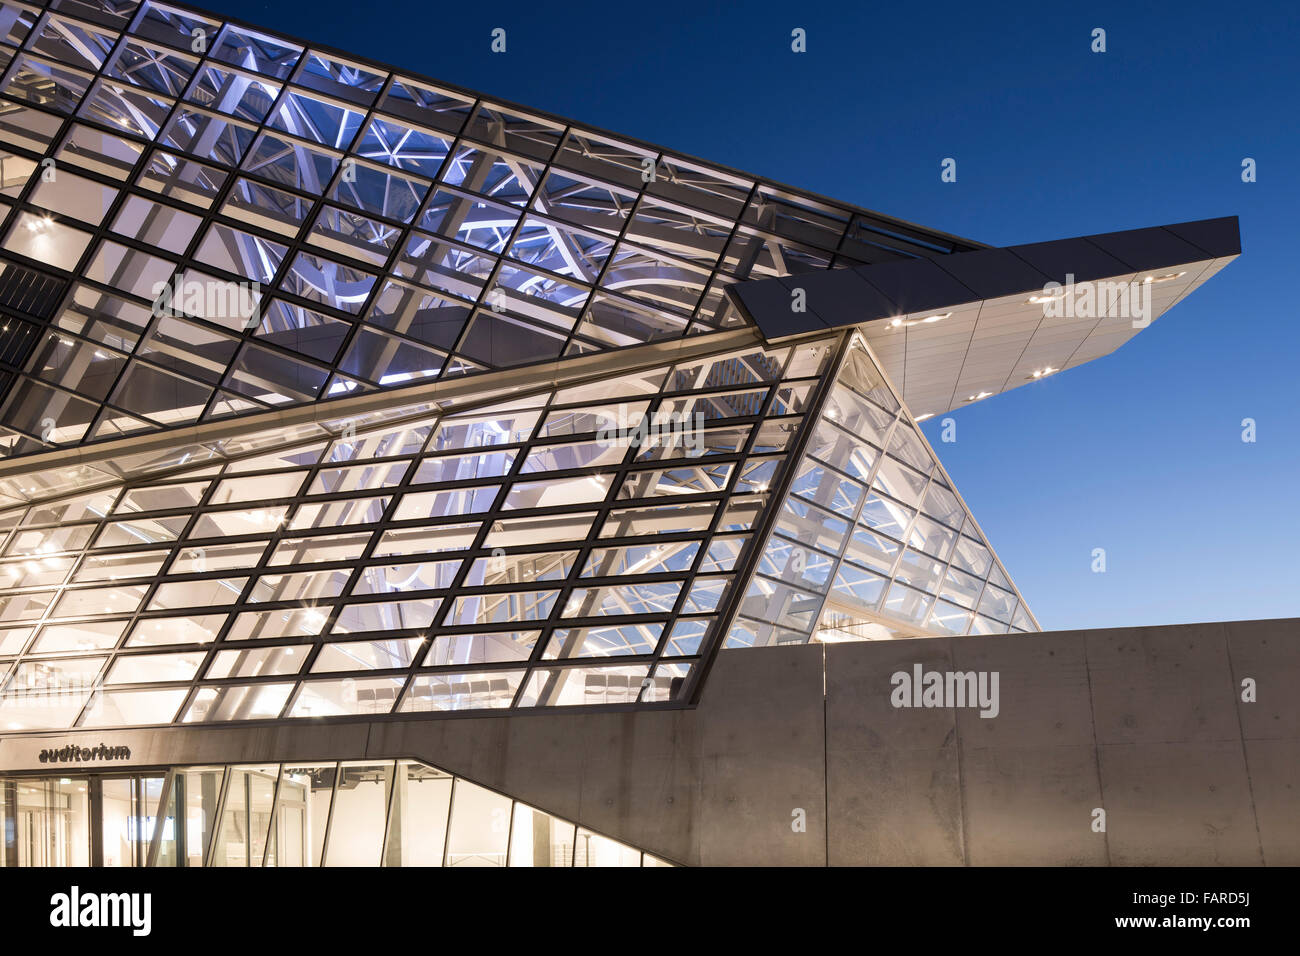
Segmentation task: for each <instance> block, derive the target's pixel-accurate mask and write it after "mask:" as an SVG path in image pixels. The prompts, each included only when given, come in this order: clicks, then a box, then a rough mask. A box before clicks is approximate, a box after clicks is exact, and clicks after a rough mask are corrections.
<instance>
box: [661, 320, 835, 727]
mask: <svg viewBox="0 0 1300 956" xmlns="http://www.w3.org/2000/svg"><path fill="white" fill-rule="evenodd" d="M850 338H851V337H850V336H849V335H846V334H844V333H841V334H840V335H838V336H837V337H836V338H835V339H834V340H832V341H831V342H829V343H828V344H829V345H830V346H831V348H832V349H833V351H832V354H831V355H830V362H829V364H828V365H827V374H825V375H823V376H822V377H821V382H820V383H819V385H818V388H817V389H816V390H815V393H814V395H813V397H812V399H811V400H810V401H809V402H808V403H807V405H806V406H805V408H804V411H803V416H802V418H801V420H800V424H799V430H798V432H797V433H796V434H795V436H794V440H793V441H792V442H790V444H789V445H787V447H786V451H785V454H786V456H787V457H786V464H785V466H784V467H783V468H782V469H781V473H780V478H779V479H778V480H777V481H776V483H775V485H774V486H773V487H771V488H770V489H769V491H768V494H769V495H770V496H771V497H770V498H769V499H768V507H767V508H766V509H764V510H763V511H761V512H760V513H759V515H758V517H757V518H756V519H755V521H754V525H753V527H752V528H751V529H750V534H751V538H750V541H749V544H748V546H747V548H746V550H745V551H744V552H742V554H741V556H740V559H739V560H738V561H737V562H736V567H735V568H733V570H732V574H733V578H732V588H731V589H730V592H729V593H728V594H726V595H725V596H724V600H721V601H719V602H718V607H717V608H716V609H715V614H716V617H715V621H714V633H713V634H712V635H711V636H709V637H708V639H707V647H706V646H705V642H701V650H700V663H699V666H698V667H697V668H694V669H693V673H692V674H691V675H690V677H689V678H688V682H687V685H686V693H685V694H684V695H683V696H684V697H689V699H690V703H691V704H692V705H694V704H698V703H699V701H700V695H701V693H702V691H703V689H704V683H705V678H706V677H707V676H708V673H709V670H710V669H711V668H712V666H713V662H714V661H715V660H716V659H717V656H718V651H719V650H720V649H721V648H722V644H723V642H724V641H725V640H726V636H725V635H724V634H723V633H722V632H723V630H724V629H725V628H726V627H727V625H728V624H730V623H731V622H732V621H733V620H735V618H736V615H737V613H738V612H739V609H740V605H741V601H742V600H743V598H744V592H743V588H742V587H740V585H741V584H742V583H743V582H748V581H749V580H750V578H752V577H753V575H754V573H755V571H756V569H757V568H758V561H759V558H760V552H761V551H762V549H763V546H764V545H765V544H766V542H767V538H768V535H769V534H770V533H771V530H772V528H773V527H775V524H776V516H777V514H778V511H779V508H780V502H782V501H784V500H785V496H786V493H787V492H788V491H789V489H790V485H791V484H792V483H793V480H794V473H795V468H794V465H795V464H796V463H797V462H798V461H799V459H800V458H802V457H803V454H804V451H805V449H806V448H807V445H808V441H809V437H810V436H811V435H812V431H813V429H812V427H809V423H810V422H815V421H816V420H817V418H818V417H819V416H820V414H821V410H822V408H823V407H824V405H825V403H826V398H827V396H828V395H829V394H830V389H831V386H832V385H833V384H834V382H835V375H834V370H835V369H837V368H838V367H839V365H840V362H841V361H842V359H843V358H844V355H845V352H846V350H847V349H848V347H849V342H850ZM817 347H818V348H820V347H821V346H820V345H818V346H817ZM793 354H794V353H793V351H792V352H791V357H792V358H793ZM786 368H787V369H788V368H789V362H788V361H787V363H786ZM778 384H779V383H778ZM773 394H775V389H774V390H773ZM756 434H757V429H755V431H754V433H751V435H750V441H751V442H752V441H753V439H754V436H755V435H756ZM710 540H712V539H711V538H710Z"/></svg>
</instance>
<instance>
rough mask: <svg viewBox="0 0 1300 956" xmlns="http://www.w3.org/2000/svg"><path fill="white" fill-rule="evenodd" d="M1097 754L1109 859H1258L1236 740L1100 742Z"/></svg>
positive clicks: (1241, 862)
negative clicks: (1098, 754)
mask: <svg viewBox="0 0 1300 956" xmlns="http://www.w3.org/2000/svg"><path fill="white" fill-rule="evenodd" d="M1100 757H1101V780H1102V806H1103V807H1104V808H1105V810H1106V841H1107V844H1108V846H1109V849H1110V859H1111V863H1113V864H1115V865H1116V866H1252V865H1253V866H1258V865H1259V864H1260V863H1261V862H1263V860H1262V857H1261V853H1260V844H1259V835H1258V831H1257V830H1256V827H1255V815H1254V808H1253V806H1252V803H1251V793H1250V786H1249V783H1248V780H1247V776H1246V762H1245V755H1244V753H1243V751H1242V747H1241V741H1240V740H1235V741H1193V742H1178V743H1137V744H1103V745H1102V746H1101V748H1100Z"/></svg>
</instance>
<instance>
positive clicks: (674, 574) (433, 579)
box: [0, 0, 1037, 865]
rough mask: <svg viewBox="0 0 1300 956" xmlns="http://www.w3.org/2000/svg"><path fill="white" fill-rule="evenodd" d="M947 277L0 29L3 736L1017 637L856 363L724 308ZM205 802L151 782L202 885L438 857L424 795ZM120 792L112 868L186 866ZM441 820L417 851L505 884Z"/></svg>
mask: <svg viewBox="0 0 1300 956" xmlns="http://www.w3.org/2000/svg"><path fill="white" fill-rule="evenodd" d="M973 248H975V246H974V245H973V244H970V243H966V242H964V241H962V240H956V239H953V238H952V237H947V236H944V235H942V234H940V233H934V232H930V231H927V230H922V229H918V228H916V227H911V226H907V225H905V224H902V223H898V222H896V221H893V220H888V219H886V218H885V217H881V216H877V215H874V214H871V213H867V212H865V211H863V210H858V209H854V208H852V207H848V206H845V205H843V204H838V203H835V202H833V201H830V200H824V199H820V198H818V197H815V196H810V195H807V194H804V193H800V192H798V191H796V190H791V189H788V188H786V187H781V186H777V185H775V184H772V183H768V182H765V181H763V180H760V179H757V178H754V177H750V176H746V175H744V174H741V173H736V172H734V171H730V170H726V169H722V168H720V167H717V166H714V165H710V164H707V163H702V162H700V161H697V160H692V159H689V158H687V157H684V156H680V155H677V154H674V153H671V152H667V151H664V150H662V149H659V148H658V147H652V146H649V145H647V144H644V143H639V142H636V141H633V140H627V139H624V138H621V137H616V136H612V135H610V134H606V133H602V132H600V131H597V130H593V129H590V128H586V127H581V126H578V125H575V124H573V123H570V122H568V121H565V120H560V119H558V118H555V117H551V116H547V115H544V114H541V113H536V112H534V111H530V110H525V109H522V108H518V107H514V106H510V105H508V104H503V103H497V102H492V101H490V100H485V99H484V98H482V97H480V96H478V95H476V94H473V93H469V92H467V91H463V90H458V89H456V88H454V87H449V86H446V85H445V84H440V83H436V82H434V81H431V80H427V79H423V78H420V77H418V76H414V75H410V74H405V73H403V72H400V71H393V70H391V69H389V68H386V67H381V66H378V65H374V64H366V63H364V62H361V61H357V60H354V59H351V58H348V57H345V56H341V55H338V54H336V53H334V52H332V51H327V50H322V49H314V48H312V47H311V46H310V45H308V46H304V45H302V44H301V43H299V42H296V41H293V40H290V39H288V38H283V37H276V36H274V35H271V34H268V33H265V32H263V31H259V30H256V29H253V28H251V27H247V26H244V25H241V24H235V23H222V22H217V21H215V20H213V19H211V16H210V15H208V14H202V13H198V12H193V11H188V10H186V9H184V8H183V7H179V6H176V5H172V4H161V3H154V2H149V0H146V2H137V0H120V2H119V0H52V2H51V3H49V4H46V5H37V4H31V3H23V2H16V0H0V319H3V323H4V324H3V328H0V453H2V454H0V733H22V732H29V731H41V730H50V729H65V728H71V727H150V726H164V725H171V724H221V723H228V722H233V721H272V720H288V721H292V720H300V721H301V720H318V719H322V718H329V719H336V718H362V719H371V718H380V717H387V716H392V717H399V716H405V717H416V716H426V717H434V716H439V715H448V714H454V713H457V712H463V711H481V712H486V713H492V712H500V713H515V712H519V711H526V710H534V709H539V708H566V707H569V708H571V707H598V708H606V709H610V708H613V709H625V708H642V707H680V706H685V705H688V704H690V703H694V702H696V701H698V699H699V696H700V693H701V690H702V681H703V675H704V674H705V673H706V671H707V669H708V664H709V662H710V661H711V659H712V657H713V655H714V654H716V653H717V651H718V650H719V648H720V647H722V646H724V643H725V645H726V646H753V645H761V644H773V643H784V642H788V641H807V640H841V639H871V638H882V637H903V636H912V635H923V634H968V633H973V634H982V633H1005V632H1009V631H1026V630H1035V629H1037V625H1036V623H1035V622H1034V620H1033V618H1032V616H1031V615H1030V614H1029V612H1028V610H1027V608H1026V607H1025V605H1024V602H1023V600H1022V599H1021V598H1020V595H1019V594H1018V592H1017V591H1016V590H1015V588H1014V586H1013V585H1012V584H1011V583H1010V579H1009V577H1008V576H1007V574H1006V572H1005V569H1003V568H1002V566H1001V565H1000V564H999V562H998V561H997V559H996V557H995V556H994V555H993V553H992V550H991V548H990V547H989V545H988V542H987V541H986V539H985V538H984V536H983V534H982V533H981V532H980V530H979V528H978V527H977V526H976V525H975V523H974V519H973V518H972V517H971V515H970V513H969V510H968V509H967V508H966V507H965V505H964V504H963V503H962V502H961V499H960V498H959V496H958V495H957V493H956V491H955V489H954V488H953V485H952V482H951V480H950V479H949V478H948V476H947V475H946V474H945V473H944V472H943V469H942V468H941V467H940V466H939V465H938V463H937V461H936V460H935V457H934V454H933V450H932V449H930V447H929V445H928V444H927V443H926V442H925V440H924V438H923V437H922V436H921V433H920V431H919V430H918V429H917V428H916V425H915V422H914V420H913V418H912V416H911V413H910V412H909V411H908V410H907V409H906V408H905V407H904V406H903V405H902V404H901V402H900V401H899V399H898V396H897V393H896V391H895V390H894V389H893V386H892V385H891V384H890V383H889V382H888V381H887V379H886V377H885V375H884V374H883V372H882V371H881V370H880V367H879V363H878V362H876V361H875V359H874V358H873V356H872V354H871V352H870V350H869V348H868V347H867V346H866V345H865V344H863V342H862V341H861V340H860V338H859V337H858V336H857V334H856V333H854V332H852V331H851V330H844V329H825V330H824V331H820V332H814V333H811V334H805V335H800V336H798V337H795V338H786V339H784V340H777V341H774V342H768V341H766V339H765V338H764V337H763V336H762V335H761V334H760V333H759V332H758V330H757V329H756V328H754V327H753V326H752V325H751V324H749V322H748V320H747V319H746V318H745V317H743V316H742V315H741V314H740V312H739V311H738V310H736V309H735V308H734V307H733V306H732V305H731V303H730V300H729V299H728V297H727V296H726V295H725V294H724V293H725V290H726V288H727V287H728V286H729V285H731V284H734V283H737V282H745V281H749V280H754V279H761V278H767V277H777V278H779V277H784V276H791V275H796V274H799V273H807V272H810V271H812V270H827V269H835V268H842V267H845V266H853V265H858V264H862V263H874V262H887V261H894V260H897V261H901V260H904V259H907V258H912V257H917V256H932V257H933V256H943V255H946V254H948V253H952V252H957V251H964V250H969V249H973ZM216 772H217V771H212V772H205V771H186V772H185V775H184V776H182V777H181V778H180V779H181V785H180V786H178V787H175V788H170V787H169V788H168V789H167V790H166V792H167V793H168V794H175V795H177V796H176V800H177V801H178V802H177V806H176V810H175V813H176V814H178V815H179V814H181V812H182V808H189V807H190V804H191V802H192V801H193V800H195V799H197V800H199V804H198V806H199V810H198V811H197V812H198V816H197V817H196V819H199V820H200V824H199V825H200V827H201V832H200V833H199V834H198V835H197V836H195V837H194V839H200V841H201V842H203V845H204V848H205V849H204V852H209V853H211V854H215V856H213V857H212V858H213V859H216V860H225V861H228V862H230V864H231V865H246V864H247V861H257V860H263V861H269V860H273V859H279V858H281V857H283V858H286V859H287V858H288V856H295V857H301V856H302V855H304V854H306V855H309V856H311V857H312V859H315V860H323V861H325V864H326V865H330V861H331V860H333V861H335V862H337V861H343V860H359V859H369V858H370V857H371V856H376V855H377V854H383V855H384V858H385V859H387V858H388V857H389V856H392V857H393V858H394V859H396V860H399V861H400V860H406V859H408V858H409V859H417V860H428V859H431V858H432V857H431V854H434V853H435V851H434V849H433V848H432V847H431V845H426V844H425V843H423V842H421V840H422V839H423V837H421V838H419V839H417V838H416V837H415V836H414V835H412V836H411V838H410V839H409V840H408V839H405V838H404V837H403V836H402V828H403V827H405V826H406V825H407V824H406V821H407V820H408V818H409V819H410V820H419V819H422V818H423V816H424V815H427V814H429V813H433V812H435V810H436V807H435V805H434V803H433V802H430V801H433V797H432V796H431V794H432V793H433V791H434V789H435V788H434V787H430V788H428V789H427V790H425V791H422V792H423V793H424V794H425V797H424V798H423V800H424V802H420V801H416V802H414V803H412V804H411V805H410V806H409V807H407V806H405V805H400V804H399V805H398V806H397V812H398V816H397V817H396V820H397V823H398V824H399V826H398V832H397V840H396V842H395V843H394V842H393V841H392V840H391V839H388V838H387V837H385V838H383V839H380V840H378V841H373V840H371V841H370V842H365V841H366V840H370V838H369V837H368V836H367V837H365V838H364V840H363V839H362V837H357V839H356V840H353V839H351V838H348V839H346V840H344V837H343V836H341V835H340V836H339V840H341V841H343V842H340V843H339V844H338V846H337V847H335V846H334V844H333V843H332V842H331V841H332V840H333V839H334V837H333V836H332V835H331V834H330V832H329V831H328V828H326V829H318V830H314V831H312V832H311V833H306V832H305V831H302V830H301V829H295V828H294V827H289V828H288V829H284V828H283V827H281V825H280V824H278V823H277V824H276V825H275V826H271V825H270V824H269V823H267V824H266V826H263V821H270V820H272V818H273V817H274V816H275V814H276V813H277V812H278V810H277V807H279V806H280V804H278V803H276V801H277V800H281V799H282V798H283V799H284V800H288V801H290V802H292V800H291V798H293V794H294V793H295V792H296V791H295V790H294V787H295V786H296V784H291V785H290V784H286V783H285V780H286V779H287V778H285V777H284V771H283V768H280V769H278V770H277V768H275V767H272V768H269V769H268V768H262V769H260V770H256V771H255V770H251V769H248V768H241V769H240V770H239V771H238V772H239V773H240V774H244V776H243V777H241V778H240V780H241V781H242V783H240V785H238V786H236V787H235V788H234V791H233V792H231V793H228V791H229V790H230V786H229V784H230V779H229V773H233V772H234V771H230V772H229V773H228V772H227V771H226V770H221V771H220V773H221V784H220V787H221V788H222V790H221V792H222V793H223V794H226V795H225V796H223V797H222V798H221V800H222V802H221V808H222V809H221V812H220V813H219V814H216V815H214V814H215V811H212V812H211V813H210V812H209V810H212V808H211V807H209V806H208V804H206V803H204V801H205V800H206V799H207V798H206V797H204V796H202V794H207V793H208V791H209V790H211V789H212V787H213V786H216V784H215V783H214V782H213V779H214V778H213V777H212V774H213V773H216ZM322 772H323V771H322ZM404 772H405V771H403V769H402V766H401V765H397V766H396V767H389V768H388V769H384V768H382V767H380V768H371V767H365V766H361V765H357V766H353V765H350V764H345V765H341V766H338V767H336V768H334V769H333V770H331V771H330V773H331V774H335V775H336V776H337V777H338V778H339V779H342V780H345V781H349V782H348V784H347V785H346V786H345V787H343V788H342V790H341V791H340V792H339V795H338V800H341V801H342V802H341V803H339V804H338V805H339V806H343V805H347V806H351V805H352V804H354V803H355V804H356V805H357V806H358V807H360V806H362V805H363V804H364V805H365V806H369V805H370V804H369V802H368V801H371V802H372V801H374V800H382V799H384V798H385V795H386V794H388V793H389V792H390V791H394V790H401V789H402V787H403V786H404V783H403V780H404V779H405V778H403V777H402V774H403V773H404ZM204 773H207V774H208V775H207V776H204ZM190 774H197V775H198V776H196V777H195V779H194V780H193V781H190V777H189V775H190ZM385 774H388V776H387V777H385V776H384V775H385ZM306 776H307V777H308V778H310V777H311V774H310V773H308V774H307V775H306ZM332 779H333V777H331V780H332ZM191 782H192V784H193V786H192V787H191V785H190V784H191ZM141 786H144V785H143V784H139V782H138V781H136V782H121V781H119V782H115V783H113V786H112V787H111V788H110V790H112V791H113V793H114V796H113V800H114V801H115V802H114V803H112V805H111V806H112V808H115V809H112V812H113V813H117V814H118V815H119V816H120V817H121V819H122V820H123V821H128V822H127V823H124V824H123V827H125V829H122V830H121V832H122V834H125V835H124V836H123V837H122V840H121V841H119V843H120V845H118V844H114V845H113V848H112V849H111V852H112V853H113V855H114V858H115V859H118V860H121V861H125V860H132V861H134V862H136V863H139V862H140V861H141V860H146V859H149V858H151V857H149V856H148V854H154V853H155V850H156V854H161V856H156V858H157V859H172V858H175V859H177V860H192V859H193V852H194V851H193V845H192V844H193V842H194V840H193V839H191V838H190V835H189V830H188V829H187V828H188V826H189V824H188V822H187V828H186V829H184V832H181V833H177V834H174V835H173V836H172V837H167V838H166V839H161V838H160V842H159V843H158V846H157V847H152V846H151V847H149V848H146V849H142V847H141V846H140V845H139V839H140V837H139V835H138V834H137V835H136V836H135V837H133V836H131V833H132V832H133V831H131V829H130V827H131V826H133V824H130V823H129V821H130V820H133V819H141V818H142V815H141V813H140V812H139V810H138V808H139V806H140V805H143V804H142V802H147V801H148V800H151V799H153V796H151V795H150V794H149V793H147V792H145V790H147V789H148V788H147V787H146V788H145V790H140V787H141ZM150 786H152V784H150ZM331 786H333V784H331ZM467 787H468V785H467ZM132 788H134V789H132ZM268 788H269V789H268ZM308 789H309V790H310V788H308ZM119 791H120V792H119ZM137 791H139V792H137ZM331 792H333V791H331ZM471 793H472V791H469V790H466V792H465V795H464V800H463V801H462V802H461V811H460V812H461V813H463V814H465V815H466V816H465V819H466V820H471V819H474V820H478V819H480V818H482V819H487V818H489V817H491V816H492V815H493V813H495V811H496V810H498V809H500V808H499V806H496V805H495V804H494V802H493V801H494V800H496V798H495V797H492V796H490V795H485V796H482V798H481V799H479V798H478V797H471V795H470V794H471ZM196 794H197V795H199V796H196ZM64 796H69V797H70V796H71V795H70V794H64ZM32 799H35V798H34V797H33V798H32ZM41 799H42V800H46V801H48V800H52V799H54V797H53V796H51V795H49V794H44V795H42V797H41ZM104 799H105V800H107V799H108V798H107V797H105V798H104ZM312 799H313V797H312V796H311V794H310V793H306V795H304V796H303V798H302V801H301V812H302V813H303V814H308V812H309V811H310V809H311V803H312ZM435 802H436V801H435ZM331 805H333V804H331ZM15 806H17V804H15ZM285 806H288V803H286V804H285ZM475 807H477V809H474V808H475ZM205 808H206V809H205ZM104 812H105V813H107V812H109V804H107V803H106V804H105V810H104ZM185 812H186V813H187V814H188V812H189V811H188V809H186V810H185ZM357 812H358V813H360V812H362V811H361V810H358V811H357ZM365 812H366V813H369V812H370V811H369V810H367V811H365ZM454 812H455V811H454V810H453V814H454ZM286 813H288V811H286ZM290 815H291V814H290ZM316 817H317V818H318V819H319V817H320V814H319V813H317V814H316ZM186 819H187V821H188V820H189V817H188V816H187V817H186ZM254 820H256V821H258V822H256V825H254V824H253V823H251V822H250V821H254ZM241 821H242V822H241ZM480 822H481V821H480ZM412 825H414V824H412ZM473 826H478V824H474V825H473ZM473 826H471V824H469V823H467V824H466V827H469V828H470V829H469V830H466V831H465V833H459V832H458V831H456V829H455V828H454V827H453V829H452V831H451V833H450V834H449V835H448V836H447V838H446V845H445V846H442V847H441V848H440V849H438V850H437V854H441V857H445V858H446V859H447V860H448V861H460V860H463V861H467V862H468V861H473V860H476V859H479V858H483V859H492V860H495V859H497V858H498V857H500V858H504V856H505V855H509V854H510V853H511V852H512V850H511V849H510V848H511V847H512V846H513V845H514V841H515V840H516V835H515V833H514V832H513V830H511V829H507V830H506V831H502V832H497V831H495V830H494V831H492V839H490V840H489V839H487V838H486V837H484V836H483V835H482V834H478V835H477V836H475V835H474V832H476V831H473ZM520 826H523V827H525V829H524V830H523V831H521V833H520V834H519V835H518V836H517V839H518V840H519V841H522V843H521V845H525V844H526V845H528V846H533V847H535V848H541V847H543V845H546V846H551V845H554V846H557V847H558V846H559V845H560V844H564V845H566V846H570V847H571V849H570V853H571V854H572V855H573V856H576V857H577V858H580V859H584V860H585V859H596V858H600V859H605V858H607V857H608V856H609V855H610V854H612V853H614V852H615V851H614V850H613V849H611V848H610V847H609V846H608V845H607V844H606V843H602V842H601V841H602V839H603V838H601V837H599V836H598V835H596V834H584V833H583V832H575V834H572V837H573V838H572V840H569V836H570V835H569V834H568V833H567V831H564V830H563V827H562V826H560V825H559V824H555V823H553V822H547V821H542V822H539V823H538V824H537V827H536V829H528V827H527V826H525V824H520ZM557 827H558V828H559V829H556V828H557ZM209 829H210V830H211V832H209ZM561 831H563V832H561ZM422 832H423V831H422ZM466 834H469V835H466ZM566 840H567V841H568V842H567V843H566V842H565V841H566ZM132 841H135V842H132ZM312 841H317V842H315V843H313V842H312ZM105 852H109V850H108V849H106V851H105ZM537 852H539V853H540V852H542V851H541V849H537ZM556 852H557V853H558V850H557V851H556ZM619 852H622V851H619ZM286 855H288V856H286ZM441 857H440V858H441ZM376 858H378V857H377V856H376ZM557 858H558V857H557ZM239 860H244V861H246V862H245V864H241V863H239V862H238V861H239Z"/></svg>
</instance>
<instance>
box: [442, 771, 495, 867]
mask: <svg viewBox="0 0 1300 956" xmlns="http://www.w3.org/2000/svg"><path fill="white" fill-rule="evenodd" d="M509 844H510V798H509V797H503V796H501V795H500V794H497V793H493V792H492V791H491V790H487V789H484V788H483V787H480V786H476V785H475V784H472V783H470V782H469V781H468V780H462V779H460V778H459V777H457V778H456V785H455V789H454V791H453V794H452V804H451V828H450V833H449V835H448V838H447V861H446V864H447V866H505V865H506V854H507V852H508V850H509Z"/></svg>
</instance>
